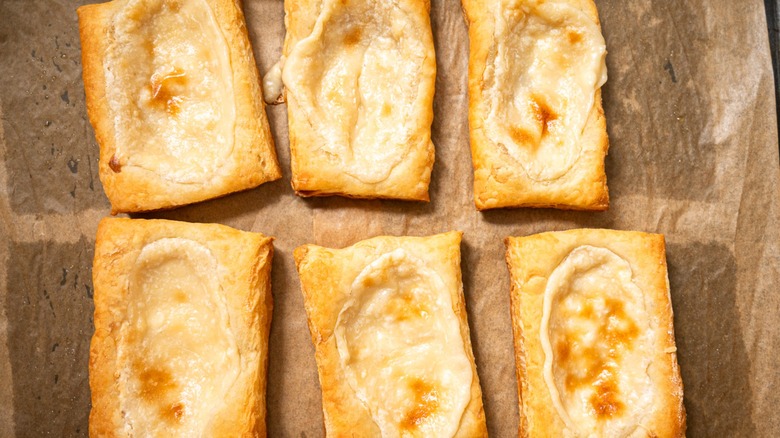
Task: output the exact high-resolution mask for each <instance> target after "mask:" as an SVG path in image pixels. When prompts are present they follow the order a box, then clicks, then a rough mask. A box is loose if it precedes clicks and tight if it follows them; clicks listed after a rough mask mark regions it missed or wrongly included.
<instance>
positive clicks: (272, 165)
mask: <svg viewBox="0 0 780 438" xmlns="http://www.w3.org/2000/svg"><path fill="white" fill-rule="evenodd" d="M205 1H206V2H207V4H208V6H209V7H210V8H211V10H212V12H213V14H214V17H215V18H216V21H217V23H218V25H219V28H220V30H221V32H222V34H223V35H224V37H225V39H226V42H227V47H228V48H229V49H228V50H229V59H230V65H231V69H232V75H233V77H232V83H233V88H234V99H235V100H234V102H235V128H234V143H233V145H232V147H233V149H232V153H231V155H230V157H229V158H228V160H227V162H226V163H225V165H224V168H225V169H226V170H224V171H221V172H220V174H219V175H209V177H208V178H204V180H203V181H201V182H199V183H197V184H189V183H177V182H174V181H171V180H166V179H163V178H161V177H160V176H158V175H156V174H154V173H152V172H148V171H142V170H139V169H134V168H132V167H126V168H121V167H119V166H117V163H116V162H113V163H112V161H111V160H112V158H113V157H114V153H115V152H116V151H117V148H118V147H122V146H123V145H118V144H117V134H116V132H115V129H114V114H113V113H112V110H111V108H110V105H109V102H108V97H107V90H106V73H105V69H106V67H107V66H106V65H105V62H104V61H105V59H106V56H107V51H108V50H109V49H110V44H111V41H110V37H109V29H110V28H111V26H112V18H113V16H114V14H115V13H116V12H117V11H118V10H120V9H121V7H122V6H123V5H124V4H126V3H127V1H124V0H114V1H111V2H108V3H102V4H92V5H86V6H82V7H79V8H78V16H79V34H80V37H81V54H82V55H81V56H82V65H83V78H84V89H85V93H86V103H87V113H88V115H89V120H90V122H91V124H92V126H93V128H94V130H95V136H96V137H97V141H98V144H99V145H100V163H99V175H100V180H101V182H102V183H103V188H104V189H105V192H106V196H108V199H109V201H110V202H111V208H112V213H114V214H116V213H120V212H138V211H149V210H158V209H166V208H172V207H176V206H180V205H185V204H190V203H193V202H199V201H203V200H206V199H211V198H216V197H220V196H224V195H226V194H229V193H232V192H236V191H240V190H246V189H249V188H253V187H256V186H258V185H260V184H262V183H264V182H268V181H273V180H276V179H279V178H281V176H282V175H281V169H280V168H279V164H278V162H277V159H276V151H275V149H274V142H273V137H272V136H271V131H270V127H269V125H268V119H267V117H266V113H265V108H264V106H263V99H262V90H261V85H260V79H259V74H258V71H257V66H256V65H255V60H254V55H253V53H252V48H251V46H250V42H249V37H248V35H247V31H246V24H245V21H244V15H243V12H242V11H241V5H240V2H239V1H234V0H205ZM109 67H110V66H109ZM212 141H213V139H203V144H204V146H205V145H209V143H210V142H212ZM112 167H113V168H112ZM116 169H119V170H120V171H117V170H116Z"/></svg>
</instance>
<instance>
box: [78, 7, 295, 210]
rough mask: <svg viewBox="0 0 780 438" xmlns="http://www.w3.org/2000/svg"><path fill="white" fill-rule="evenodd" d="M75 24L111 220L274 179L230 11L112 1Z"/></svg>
mask: <svg viewBox="0 0 780 438" xmlns="http://www.w3.org/2000/svg"><path fill="white" fill-rule="evenodd" d="M78 14H79V28H80V34H81V45H82V63H83V68H84V72H83V76H84V88H85V91H86V98H87V110H88V113H89V118H90V121H91V123H92V126H93V127H94V128H95V135H96V136H97V139H98V143H99V144H100V167H99V173H100V179H101V181H102V183H103V187H104V189H105V191H106V195H107V196H108V198H109V200H110V201H111V206H112V211H113V212H114V213H117V212H134V211H146V210H156V209H162V208H170V207H175V206H178V205H184V204H189V203H193V202H197V201H202V200H205V199H210V198H214V197H218V196H222V195H225V194H228V193H231V192H235V191H238V190H244V189H248V188H251V187H255V186H258V185H260V184H262V183H263V182H266V181H271V180H275V179H278V178H280V177H281V172H280V169H279V165H278V163H277V161H276V152H275V151H274V144H273V138H272V137H271V132H270V129H269V127H268V121H267V119H266V115H265V109H264V107H263V101H262V91H261V87H260V80H259V75H258V73H257V67H256V66H255V61H254V56H253V54H252V49H251V47H250V45H249V38H248V36H247V33H246V25H245V24H244V16H243V13H242V12H241V9H240V7H239V5H238V3H237V2H235V1H232V0H190V1H182V0H114V1H112V2H109V3H103V4H95V5H88V6H82V7H80V8H79V9H78Z"/></svg>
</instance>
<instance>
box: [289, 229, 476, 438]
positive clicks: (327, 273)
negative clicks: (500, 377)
mask: <svg viewBox="0 0 780 438" xmlns="http://www.w3.org/2000/svg"><path fill="white" fill-rule="evenodd" d="M460 239H461V233H459V232H450V233H445V234H439V235H436V236H431V237H375V238H373V239H368V240H364V241H362V242H358V243H356V244H355V245H353V246H351V247H348V248H344V249H329V248H323V247H319V246H315V245H305V246H302V247H299V248H298V249H296V250H295V262H296V264H297V266H298V273H299V275H300V278H301V286H302V290H303V296H304V301H305V306H306V313H307V315H308V320H309V328H310V330H311V335H312V341H313V342H314V346H315V348H316V359H317V369H318V371H319V376H320V384H321V386H322V398H323V400H322V401H323V412H324V416H325V430H326V434H327V435H328V436H365V437H368V436H385V437H388V436H420V437H423V436H437V437H476V436H487V430H486V426H485V414H484V410H483V407H482V392H481V390H480V386H479V378H478V376H477V371H476V365H475V364H474V356H473V354H472V351H471V341H470V339H469V330H468V321H467V318H466V309H465V304H464V301H463V285H462V283H461V276H460Z"/></svg>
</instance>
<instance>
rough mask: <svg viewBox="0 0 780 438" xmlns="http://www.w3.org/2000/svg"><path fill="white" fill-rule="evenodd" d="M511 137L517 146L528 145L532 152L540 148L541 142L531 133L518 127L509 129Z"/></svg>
mask: <svg viewBox="0 0 780 438" xmlns="http://www.w3.org/2000/svg"><path fill="white" fill-rule="evenodd" d="M509 136H510V137H512V140H514V142H515V144H518V145H528V146H530V147H531V149H532V150H536V149H537V148H538V147H539V142H538V141H536V139H535V138H534V137H533V135H531V133H530V132H528V131H526V130H525V129H523V128H519V127H517V126H510V127H509Z"/></svg>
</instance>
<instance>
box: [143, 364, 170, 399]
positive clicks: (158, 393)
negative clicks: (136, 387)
mask: <svg viewBox="0 0 780 438" xmlns="http://www.w3.org/2000/svg"><path fill="white" fill-rule="evenodd" d="M144 365H145V364H144V363H142V362H141V363H136V364H135V368H136V371H137V374H138V381H139V382H140V384H141V385H140V386H141V387H140V394H139V395H140V396H141V398H143V399H144V400H146V401H148V402H154V401H157V400H160V399H162V398H163V397H167V396H168V395H169V394H170V393H171V392H173V391H175V390H176V388H178V385H177V384H176V382H175V381H174V380H173V376H172V375H171V373H170V372H169V371H168V370H166V369H165V368H161V367H156V366H153V367H149V368H147V367H145V366H144Z"/></svg>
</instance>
